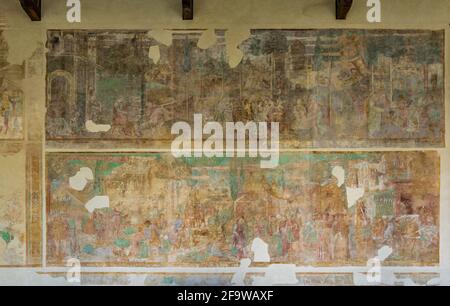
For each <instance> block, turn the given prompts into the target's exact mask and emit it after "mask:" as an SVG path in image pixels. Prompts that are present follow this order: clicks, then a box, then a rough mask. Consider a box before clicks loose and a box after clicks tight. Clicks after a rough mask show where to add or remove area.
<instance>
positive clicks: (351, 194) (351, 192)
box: [346, 187, 364, 208]
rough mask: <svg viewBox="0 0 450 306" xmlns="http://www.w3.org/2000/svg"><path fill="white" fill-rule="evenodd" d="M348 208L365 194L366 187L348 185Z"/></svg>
mask: <svg viewBox="0 0 450 306" xmlns="http://www.w3.org/2000/svg"><path fill="white" fill-rule="evenodd" d="M346 190H347V205H348V208H351V207H353V206H354V205H355V204H356V203H357V202H358V200H359V199H361V198H362V197H363V196H364V188H351V187H346Z"/></svg>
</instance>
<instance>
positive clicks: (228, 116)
mask: <svg viewBox="0 0 450 306" xmlns="http://www.w3.org/2000/svg"><path fill="white" fill-rule="evenodd" d="M201 35H202V31H184V32H183V31H178V32H177V31H174V32H173V33H172V34H171V37H169V38H170V40H169V41H165V42H164V43H161V42H160V41H158V40H156V39H155V38H154V37H153V36H152V35H151V32H148V31H88V30H78V31H74V30H58V31H49V32H48V42H47V48H48V49H49V52H48V54H47V110H48V111H47V123H46V133H47V140H49V141H58V140H79V141H84V142H86V141H88V142H89V141H90V140H92V141H93V143H94V144H98V141H97V140H98V139H101V140H102V143H107V142H113V143H114V144H113V146H114V147H116V148H120V147H123V146H124V141H131V143H139V142H142V141H154V142H156V143H159V142H163V143H164V141H166V142H167V141H170V140H171V139H172V138H171V134H170V127H171V126H172V124H173V123H174V122H177V121H187V122H192V118H193V114H194V113H201V114H203V117H204V118H205V121H218V122H226V121H229V122H238V121H243V122H246V121H256V122H261V121H267V122H279V123H280V140H281V146H282V147H284V148H291V149H292V148H349V147H377V146H381V147H399V146H404V147H441V146H443V145H444V128H445V126H444V74H443V71H444V62H443V58H444V32H443V31H418V30H417V31H416V30H251V32H250V36H249V37H248V39H245V40H244V41H243V42H242V43H240V44H239V45H238V49H239V50H238V52H242V53H243V57H242V60H241V61H240V62H239V64H238V65H237V66H236V67H233V68H231V67H230V65H229V63H228V60H229V57H230V56H231V55H230V54H228V53H229V48H227V42H226V31H216V33H215V35H216V38H217V41H216V42H215V44H213V45H212V46H210V47H209V48H200V47H198V44H199V39H200V37H201ZM149 51H151V52H149ZM149 53H152V54H149ZM87 122H90V123H91V124H92V123H95V124H99V125H108V126H110V129H108V130H104V131H103V132H102V133H93V132H92V131H91V130H89V128H87Z"/></svg>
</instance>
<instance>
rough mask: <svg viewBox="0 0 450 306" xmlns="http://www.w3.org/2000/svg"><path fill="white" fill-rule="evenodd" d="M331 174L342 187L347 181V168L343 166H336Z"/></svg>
mask: <svg viewBox="0 0 450 306" xmlns="http://www.w3.org/2000/svg"><path fill="white" fill-rule="evenodd" d="M331 174H332V175H333V176H334V177H335V178H336V179H337V180H338V183H337V185H338V187H341V186H342V185H343V184H344V182H345V170H344V168H342V167H341V166H336V167H334V168H333V170H332V171H331Z"/></svg>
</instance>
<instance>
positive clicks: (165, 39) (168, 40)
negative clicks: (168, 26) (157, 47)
mask: <svg viewBox="0 0 450 306" xmlns="http://www.w3.org/2000/svg"><path fill="white" fill-rule="evenodd" d="M147 35H148V36H150V37H152V38H153V39H155V40H156V41H158V42H159V43H161V44H163V45H166V46H167V47H169V46H170V45H172V38H173V37H172V31H168V30H152V31H149V32H148V34H147Z"/></svg>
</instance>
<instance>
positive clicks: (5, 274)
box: [0, 269, 78, 286]
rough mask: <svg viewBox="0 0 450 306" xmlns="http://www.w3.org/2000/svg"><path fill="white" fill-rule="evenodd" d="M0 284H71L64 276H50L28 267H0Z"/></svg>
mask: <svg viewBox="0 0 450 306" xmlns="http://www.w3.org/2000/svg"><path fill="white" fill-rule="evenodd" d="M0 285H1V286H73V285H78V283H70V282H68V281H67V279H66V278H65V277H64V276H60V277H52V276H50V275H47V274H44V273H38V272H35V271H31V270H30V269H2V270H0Z"/></svg>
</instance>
